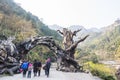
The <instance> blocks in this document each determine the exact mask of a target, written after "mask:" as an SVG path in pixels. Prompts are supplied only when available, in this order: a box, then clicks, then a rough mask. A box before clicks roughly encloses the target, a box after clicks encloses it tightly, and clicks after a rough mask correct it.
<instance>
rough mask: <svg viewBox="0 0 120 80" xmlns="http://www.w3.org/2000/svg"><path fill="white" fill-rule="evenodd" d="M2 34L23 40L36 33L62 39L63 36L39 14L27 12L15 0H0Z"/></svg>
mask: <svg viewBox="0 0 120 80" xmlns="http://www.w3.org/2000/svg"><path fill="white" fill-rule="evenodd" d="M0 23H1V24H0V34H1V35H2V34H4V35H6V36H13V35H15V36H16V38H17V40H22V39H25V38H28V37H31V36H35V35H42V36H45V35H47V36H53V38H55V39H57V40H60V39H61V36H60V35H59V34H58V33H57V32H56V31H54V30H51V29H49V28H48V26H47V25H45V24H44V23H42V22H41V21H40V20H39V19H38V17H37V16H34V15H32V14H31V13H30V12H26V11H25V10H24V9H22V8H21V7H20V6H19V5H17V4H16V3H14V2H13V0H0Z"/></svg>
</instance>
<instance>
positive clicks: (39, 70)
mask: <svg viewBox="0 0 120 80" xmlns="http://www.w3.org/2000/svg"><path fill="white" fill-rule="evenodd" d="M41 67H42V64H41V61H38V76H40V73H41Z"/></svg>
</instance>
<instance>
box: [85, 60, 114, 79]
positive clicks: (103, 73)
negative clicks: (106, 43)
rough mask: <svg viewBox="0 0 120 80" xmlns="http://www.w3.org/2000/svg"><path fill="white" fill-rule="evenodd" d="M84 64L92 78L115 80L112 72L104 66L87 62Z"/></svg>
mask: <svg viewBox="0 0 120 80" xmlns="http://www.w3.org/2000/svg"><path fill="white" fill-rule="evenodd" d="M86 64H87V65H88V66H89V70H90V71H91V73H92V74H93V75H94V76H98V77H100V78H102V79H103V80H116V79H115V76H114V70H113V69H111V68H109V67H106V66H105V65H104V64H99V63H97V64H95V63H93V62H87V63H86Z"/></svg>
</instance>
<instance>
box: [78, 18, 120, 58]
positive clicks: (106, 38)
mask: <svg viewBox="0 0 120 80" xmlns="http://www.w3.org/2000/svg"><path fill="white" fill-rule="evenodd" d="M89 34H90V36H89V38H88V39H86V40H85V42H84V43H83V46H82V44H81V46H80V47H82V49H85V50H87V51H88V52H91V53H95V54H96V55H98V56H100V57H101V58H102V59H103V58H104V59H109V58H115V59H116V57H117V58H119V59H120V20H119V19H118V20H116V21H115V22H114V23H113V24H111V25H109V26H106V27H103V28H102V29H101V32H94V33H92V32H91V33H89Z"/></svg>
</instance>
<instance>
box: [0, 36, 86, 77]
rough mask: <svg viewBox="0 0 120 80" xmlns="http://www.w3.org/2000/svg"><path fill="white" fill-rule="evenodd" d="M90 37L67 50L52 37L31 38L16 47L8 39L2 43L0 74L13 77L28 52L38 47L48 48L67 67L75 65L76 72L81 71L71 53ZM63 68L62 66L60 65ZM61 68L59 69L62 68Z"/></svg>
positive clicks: (0, 49) (0, 43)
mask: <svg viewBox="0 0 120 80" xmlns="http://www.w3.org/2000/svg"><path fill="white" fill-rule="evenodd" d="M87 37H88V36H86V37H84V38H83V39H81V40H79V41H77V42H75V43H74V44H73V45H71V46H70V47H69V48H67V49H66V50H64V49H62V48H61V47H59V46H58V45H57V44H56V43H55V41H54V40H53V39H52V37H48V36H44V37H40V36H36V37H33V38H30V39H29V40H27V41H24V42H21V43H19V45H15V44H14V43H13V42H12V39H6V40H1V41H0V73H1V74H2V73H6V72H8V73H10V74H11V75H13V74H14V73H15V72H17V70H18V69H19V67H20V60H21V59H22V58H24V56H25V55H26V54H28V52H29V51H30V50H31V49H33V48H34V47H35V46H37V45H44V46H47V47H48V48H49V49H50V50H52V51H53V52H54V53H55V54H56V55H57V58H58V57H60V58H61V62H60V63H62V64H63V65H64V66H65V67H68V65H73V66H74V68H75V70H76V71H79V68H80V66H79V64H78V63H77V62H76V61H75V60H74V59H73V58H72V57H70V56H68V55H67V54H69V52H71V51H72V50H75V48H76V46H77V45H78V43H79V42H81V41H84V40H85V39H86V38H87ZM60 66H61V65H60ZM60 66H59V67H60Z"/></svg>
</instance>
